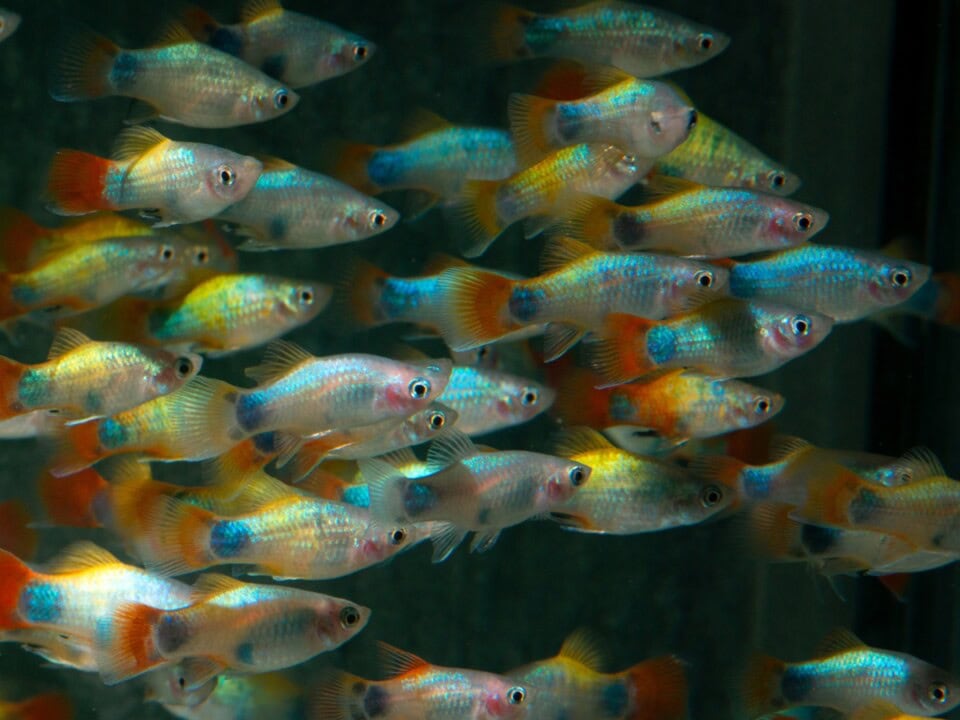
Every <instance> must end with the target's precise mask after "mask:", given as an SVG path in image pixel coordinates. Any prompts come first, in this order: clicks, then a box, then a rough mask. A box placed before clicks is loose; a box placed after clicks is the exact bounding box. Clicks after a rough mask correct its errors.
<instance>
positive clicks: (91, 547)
mask: <svg viewBox="0 0 960 720" xmlns="http://www.w3.org/2000/svg"><path fill="white" fill-rule="evenodd" d="M119 562H120V561H119V560H117V558H116V556H115V555H113V554H112V553H110V552H108V551H106V550H104V549H103V548H102V547H100V546H99V545H95V544H94V543H92V542H90V541H89V540H82V541H80V542H76V543H73V544H72V545H71V546H70V547H68V548H67V549H66V550H64V551H63V552H62V553H60V554H59V555H57V557H55V558H54V559H53V560H51V561H50V562H49V563H47V566H46V570H47V571H48V572H51V573H65V572H75V571H77V570H89V569H91V568H98V567H102V566H104V565H116V564H118V563H119Z"/></svg>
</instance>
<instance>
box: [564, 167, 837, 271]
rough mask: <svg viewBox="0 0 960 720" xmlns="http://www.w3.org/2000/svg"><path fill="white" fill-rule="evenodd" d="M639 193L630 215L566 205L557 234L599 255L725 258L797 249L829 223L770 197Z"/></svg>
mask: <svg viewBox="0 0 960 720" xmlns="http://www.w3.org/2000/svg"><path fill="white" fill-rule="evenodd" d="M643 193H644V200H646V201H647V202H645V203H644V204H642V205H638V206H634V207H628V206H624V205H618V204H617V203H615V202H612V201H610V200H604V199H602V198H591V197H584V198H582V199H580V200H578V201H577V202H576V203H573V204H572V205H571V207H570V208H569V210H568V211H567V217H566V219H565V220H564V221H563V223H562V224H561V226H560V228H561V231H562V232H564V233H567V234H569V235H570V236H571V237H573V238H575V239H577V240H581V241H583V242H586V243H589V244H590V245H593V246H594V247H596V248H600V249H606V250H617V249H624V250H632V251H636V250H642V251H657V250H660V251H665V252H671V253H676V254H677V255H684V256H688V257H709V258H724V257H735V256H738V255H747V254H749V253H754V252H760V251H763V250H780V249H783V248H784V247H791V246H794V245H798V244H800V243H803V242H805V241H807V240H809V239H810V238H812V237H813V236H814V235H816V234H817V233H818V232H820V231H821V230H823V228H824V227H826V225H827V222H828V221H829V219H830V216H829V214H828V213H827V212H826V211H824V210H821V209H819V208H815V207H813V206H811V205H805V204H803V203H799V202H796V201H793V200H787V199H785V198H781V197H778V196H776V195H770V194H767V193H760V192H757V191H755V190H747V189H745V188H724V187H707V186H705V185H697V184H695V183H691V182H689V181H687V180H681V179H679V178H669V177H667V176H663V175H658V176H655V177H654V178H653V179H652V180H650V181H649V182H648V184H647V185H646V186H644V188H643Z"/></svg>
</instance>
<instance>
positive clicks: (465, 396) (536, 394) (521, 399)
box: [440, 365, 555, 435]
mask: <svg viewBox="0 0 960 720" xmlns="http://www.w3.org/2000/svg"><path fill="white" fill-rule="evenodd" d="M554 397H555V393H554V391H553V390H551V389H550V388H548V387H545V386H544V385H541V384H540V383H538V382H535V381H533V380H529V379H527V378H524V377H520V376H518V375H512V374H510V373H505V372H500V371H498V370H488V369H486V368H479V367H466V366H462V365H455V366H454V367H453V372H451V373H450V381H449V382H448V383H447V387H446V388H445V389H444V391H443V393H442V394H441V395H440V402H442V403H443V404H444V405H446V406H448V407H450V408H452V409H453V410H454V411H455V412H456V413H457V424H456V428H457V430H459V431H460V432H462V433H464V434H466V435H483V434H484V433H490V432H495V431H496V430H503V429H504V428H508V427H513V426H514V425H519V424H521V423H525V422H527V421H528V420H532V419H533V418H535V417H536V416H537V415H539V414H540V413H542V412H544V411H545V410H547V409H548V408H549V407H550V406H551V405H552V404H553V400H554Z"/></svg>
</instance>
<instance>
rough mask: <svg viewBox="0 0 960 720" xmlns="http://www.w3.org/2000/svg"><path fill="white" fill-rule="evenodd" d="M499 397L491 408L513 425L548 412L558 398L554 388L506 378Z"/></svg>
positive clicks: (502, 383) (503, 420)
mask: <svg viewBox="0 0 960 720" xmlns="http://www.w3.org/2000/svg"><path fill="white" fill-rule="evenodd" d="M499 386H500V387H499V396H498V397H497V401H496V402H495V403H491V405H490V407H491V408H493V411H494V412H495V413H496V415H497V417H498V418H499V419H500V420H501V421H502V422H505V423H509V424H511V425H514V424H517V423H521V422H526V421H527V420H530V419H532V418H534V417H536V416H537V415H539V414H540V413H542V412H543V411H545V410H547V409H548V408H549V407H550V406H551V405H553V401H554V400H555V399H556V397H557V393H556V391H555V390H553V389H552V388H549V387H546V386H545V385H541V384H539V383H536V382H533V381H532V380H527V379H526V378H521V377H510V376H506V377H504V378H503V379H502V380H501V381H500V382H499Z"/></svg>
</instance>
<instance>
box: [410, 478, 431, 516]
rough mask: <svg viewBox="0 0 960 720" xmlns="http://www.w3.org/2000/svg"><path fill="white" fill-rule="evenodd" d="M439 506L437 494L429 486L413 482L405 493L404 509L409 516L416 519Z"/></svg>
mask: <svg viewBox="0 0 960 720" xmlns="http://www.w3.org/2000/svg"><path fill="white" fill-rule="evenodd" d="M436 504H437V494H436V493H435V492H434V491H433V488H431V487H430V486H428V485H424V484H422V483H417V482H411V483H408V484H407V487H406V488H404V491H403V508H404V510H406V512H407V515H409V516H410V517H416V516H417V515H420V514H422V513H425V512H426V511H427V510H429V509H430V508H432V507H433V506H434V505H436Z"/></svg>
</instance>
